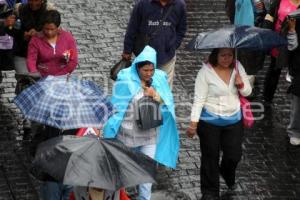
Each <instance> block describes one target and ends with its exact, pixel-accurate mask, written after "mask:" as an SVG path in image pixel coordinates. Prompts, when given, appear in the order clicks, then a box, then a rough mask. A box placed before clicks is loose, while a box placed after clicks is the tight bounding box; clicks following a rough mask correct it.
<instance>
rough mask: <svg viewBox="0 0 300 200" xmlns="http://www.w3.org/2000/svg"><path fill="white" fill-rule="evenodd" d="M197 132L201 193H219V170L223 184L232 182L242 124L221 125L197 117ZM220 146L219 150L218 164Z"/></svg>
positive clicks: (237, 157)
mask: <svg viewBox="0 0 300 200" xmlns="http://www.w3.org/2000/svg"><path fill="white" fill-rule="evenodd" d="M197 133H198V135H199V137H200V148H201V169H200V176H201V191H202V194H207V193H209V194H214V195H219V188H220V181H219V178H220V177H219V175H220V174H221V175H222V176H223V178H224V180H225V182H226V184H227V186H232V185H234V183H235V171H236V167H237V165H238V163H239V161H240V160H241V156H242V139H243V124H242V122H241V121H240V122H238V123H236V124H233V125H229V126H225V127H221V126H215V125H212V124H209V123H207V122H204V121H199V123H198V128H197ZM220 150H222V151H223V156H222V161H221V165H219V160H220Z"/></svg>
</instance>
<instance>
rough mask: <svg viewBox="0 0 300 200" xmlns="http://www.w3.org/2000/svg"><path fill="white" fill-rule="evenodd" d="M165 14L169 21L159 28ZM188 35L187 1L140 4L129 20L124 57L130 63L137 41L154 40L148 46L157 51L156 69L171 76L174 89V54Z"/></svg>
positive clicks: (160, 0) (145, 0) (157, 0)
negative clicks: (143, 39) (138, 39)
mask: <svg viewBox="0 0 300 200" xmlns="http://www.w3.org/2000/svg"><path fill="white" fill-rule="evenodd" d="M169 9H171V10H170V11H169ZM168 11H169V12H168ZM166 13H168V15H167V18H166V19H165V20H164V22H163V24H162V25H161V27H160V21H161V20H162V19H163V18H164V16H165V15H166ZM153 32H155V34H153ZM185 32H186V5H185V2H184V0H140V1H138V2H137V3H136V5H135V6H134V8H133V11H132V13H131V16H130V21H129V24H128V27H127V31H126V35H125V40H124V50H123V54H122V57H123V58H124V59H126V60H130V59H131V54H132V52H133V51H134V46H135V40H136V37H137V36H138V35H141V34H144V35H147V36H148V37H150V38H151V39H150V41H149V44H148V45H150V46H151V47H153V48H154V49H155V50H156V51H157V64H158V66H157V67H158V68H159V69H162V70H164V71H165V72H166V73H167V74H168V82H169V85H170V86H171V87H172V85H173V76H174V68H175V61H176V55H175V51H176V49H177V48H178V47H179V46H180V44H181V42H182V40H183V38H184V36H185ZM136 56H137V55H136Z"/></svg>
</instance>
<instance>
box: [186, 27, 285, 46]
mask: <svg viewBox="0 0 300 200" xmlns="http://www.w3.org/2000/svg"><path fill="white" fill-rule="evenodd" d="M286 44H287V41H286V39H284V38H283V37H281V36H280V35H279V34H278V33H276V32H275V31H272V30H269V29H263V28H258V27H254V26H228V27H224V28H220V29H217V30H212V31H209V32H204V33H200V34H198V35H197V36H196V37H194V38H193V39H192V40H191V41H190V42H189V43H188V45H187V47H188V48H189V49H196V50H197V49H214V48H237V49H249V50H257V49H259V50H267V49H271V48H274V47H278V46H283V45H286Z"/></svg>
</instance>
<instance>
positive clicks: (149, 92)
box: [144, 87, 156, 98]
mask: <svg viewBox="0 0 300 200" xmlns="http://www.w3.org/2000/svg"><path fill="white" fill-rule="evenodd" d="M144 95H145V96H150V97H153V98H154V97H155V96H156V91H155V90H154V88H153V87H144Z"/></svg>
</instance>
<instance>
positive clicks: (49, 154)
mask: <svg viewBox="0 0 300 200" xmlns="http://www.w3.org/2000/svg"><path fill="white" fill-rule="evenodd" d="M33 165H34V167H35V168H37V169H39V170H41V171H42V172H45V173H47V174H49V175H50V176H51V177H53V178H54V179H55V180H57V181H60V182H63V183H64V184H67V185H74V186H88V187H96V188H102V189H106V190H111V191H115V190H118V189H120V188H122V187H131V186H135V185H138V184H141V183H154V182H155V180H154V177H155V173H156V165H157V163H156V162H155V161H154V160H152V159H151V158H149V157H148V156H146V155H144V154H141V153H138V152H134V151H132V150H131V149H129V148H128V147H126V146H125V145H123V144H122V143H120V142H118V141H117V140H113V139H100V138H94V137H93V138H91V137H76V136H60V137H56V138H53V139H51V140H48V141H46V142H43V143H41V144H40V145H39V147H38V150H37V153H36V156H35V158H34V161H33Z"/></svg>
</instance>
